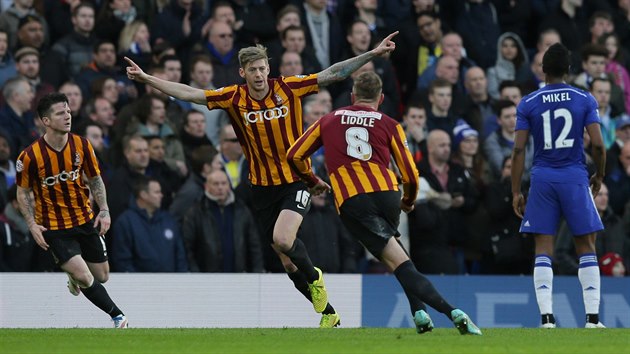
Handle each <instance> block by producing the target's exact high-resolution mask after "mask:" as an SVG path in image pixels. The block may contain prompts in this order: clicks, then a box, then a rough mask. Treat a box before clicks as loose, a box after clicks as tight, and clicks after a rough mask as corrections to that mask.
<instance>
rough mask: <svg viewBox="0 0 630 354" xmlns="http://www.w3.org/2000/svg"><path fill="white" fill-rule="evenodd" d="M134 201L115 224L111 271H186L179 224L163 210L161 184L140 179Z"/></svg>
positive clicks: (186, 266) (147, 179) (134, 188)
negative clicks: (161, 207) (161, 205)
mask: <svg viewBox="0 0 630 354" xmlns="http://www.w3.org/2000/svg"><path fill="white" fill-rule="evenodd" d="M133 197H134V199H133V200H132V201H130V202H129V208H128V209H127V210H125V211H124V212H123V213H122V214H121V215H120V217H119V218H118V219H117V220H116V222H115V223H114V228H113V234H114V235H115V236H114V237H115V240H114V241H113V248H112V252H111V253H112V268H113V269H114V270H115V271H117V272H148V273H161V272H169V273H173V272H187V271H188V262H187V261H186V250H185V249H184V241H183V239H182V235H181V232H180V228H179V225H177V222H176V221H175V220H174V219H173V218H172V217H171V215H170V214H169V213H168V212H167V211H164V210H162V209H160V204H161V203H162V189H161V187H160V182H158V180H156V179H153V178H147V177H141V178H139V179H138V180H137V181H136V182H135V183H134V187H133Z"/></svg>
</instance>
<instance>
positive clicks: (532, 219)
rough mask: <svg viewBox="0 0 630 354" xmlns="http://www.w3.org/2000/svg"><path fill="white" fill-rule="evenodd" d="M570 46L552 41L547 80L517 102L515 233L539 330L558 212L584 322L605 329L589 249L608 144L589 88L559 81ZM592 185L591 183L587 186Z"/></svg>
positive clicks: (547, 314) (548, 312) (548, 322)
mask: <svg viewBox="0 0 630 354" xmlns="http://www.w3.org/2000/svg"><path fill="white" fill-rule="evenodd" d="M569 62H570V60H569V51H568V50H567V48H566V47H564V46H563V45H562V44H559V43H558V44H554V45H552V46H551V47H549V49H547V51H546V52H545V54H544V56H543V72H544V73H545V82H546V84H547V85H546V86H545V87H543V88H541V89H539V90H537V91H534V92H532V93H531V94H529V95H527V96H525V97H523V100H522V101H521V103H520V104H519V106H518V110H517V118H516V138H515V142H514V151H513V153H512V195H513V200H512V204H513V207H514V212H515V213H516V214H517V215H518V216H519V217H521V218H523V221H522V222H521V228H520V231H521V232H523V233H529V234H533V235H534V240H535V244H536V256H535V261H534V288H535V291H536V300H537V301H538V307H539V309H540V314H541V316H542V327H543V328H555V327H556V322H555V318H554V316H553V308H552V290H553V269H552V257H553V249H554V239H555V235H556V233H557V229H558V223H559V222H560V218H561V217H564V219H565V220H566V222H567V224H568V226H569V229H570V230H571V232H572V233H573V235H574V238H573V240H574V243H575V250H576V252H577V254H578V256H579V257H580V265H579V270H578V278H579V280H580V284H581V285H582V294H583V296H584V308H585V310H586V325H585V327H586V328H603V327H604V325H603V324H602V323H601V322H600V321H599V302H600V275H599V267H598V264H597V256H596V253H595V237H596V233H597V232H598V231H600V230H602V229H603V228H604V226H603V224H602V221H601V219H600V217H599V214H598V212H597V209H596V208H595V203H594V201H593V196H594V195H597V193H598V192H599V189H600V187H601V184H602V180H603V178H604V167H605V165H606V150H605V148H604V143H603V138H602V133H601V129H600V124H601V121H600V119H599V114H598V110H597V102H596V101H595V98H593V96H591V94H590V93H588V92H586V91H582V90H579V89H576V88H575V87H572V86H569V85H567V84H566V83H565V81H564V78H565V77H566V75H567V74H568V73H569ZM584 129H586V131H587V132H588V135H589V136H590V138H591V148H592V156H593V161H594V162H595V167H596V172H595V174H594V175H593V176H592V177H591V178H590V182H589V176H588V172H587V170H586V162H585V157H584V139H583V137H584ZM530 134H532V136H533V138H534V162H533V165H532V169H531V187H530V190H529V196H528V198H527V208H525V199H524V197H523V195H522V194H521V176H522V174H523V165H524V159H525V155H524V152H525V145H526V143H527V140H528V139H529V135H530ZM589 184H590V189H589Z"/></svg>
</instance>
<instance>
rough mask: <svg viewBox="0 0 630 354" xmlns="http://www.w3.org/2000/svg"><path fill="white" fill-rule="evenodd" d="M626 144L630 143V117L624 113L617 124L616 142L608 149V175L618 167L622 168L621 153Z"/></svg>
mask: <svg viewBox="0 0 630 354" xmlns="http://www.w3.org/2000/svg"><path fill="white" fill-rule="evenodd" d="M625 144H630V117H628V116H627V115H625V114H624V115H622V116H620V117H619V118H618V119H617V122H616V124H615V142H614V143H613V144H612V146H611V147H609V148H608V150H607V151H606V175H609V174H610V172H612V170H614V169H616V168H621V162H620V161H619V155H621V149H622V148H623V147H624V145H625Z"/></svg>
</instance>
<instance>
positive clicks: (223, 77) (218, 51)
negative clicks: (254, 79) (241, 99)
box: [195, 22, 243, 87]
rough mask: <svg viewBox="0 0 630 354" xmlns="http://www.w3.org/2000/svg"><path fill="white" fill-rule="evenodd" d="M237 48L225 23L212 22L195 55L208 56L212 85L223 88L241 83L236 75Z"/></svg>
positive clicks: (237, 66)
mask: <svg viewBox="0 0 630 354" xmlns="http://www.w3.org/2000/svg"><path fill="white" fill-rule="evenodd" d="M237 52H238V47H236V46H235V45H234V32H233V30H232V28H231V27H230V25H228V24H227V23H226V22H212V25H211V26H210V30H209V31H208V37H207V39H206V41H204V43H203V45H202V47H201V48H200V49H197V48H196V49H195V54H205V55H208V56H209V57H210V59H211V61H212V67H213V68H214V71H213V72H214V76H213V79H212V83H214V85H215V86H217V87H224V86H228V85H230V84H232V83H233V82H239V83H240V82H242V81H243V79H242V78H241V77H240V76H239V75H238V68H239V64H238V55H237Z"/></svg>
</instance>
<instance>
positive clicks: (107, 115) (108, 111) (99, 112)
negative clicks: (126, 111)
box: [85, 97, 116, 148]
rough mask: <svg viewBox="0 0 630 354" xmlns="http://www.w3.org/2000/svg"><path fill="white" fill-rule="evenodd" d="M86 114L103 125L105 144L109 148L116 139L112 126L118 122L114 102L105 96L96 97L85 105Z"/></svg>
mask: <svg viewBox="0 0 630 354" xmlns="http://www.w3.org/2000/svg"><path fill="white" fill-rule="evenodd" d="M85 115H86V117H87V118H88V119H89V120H91V121H93V122H94V123H96V124H98V126H99V127H101V130H102V132H103V145H104V146H105V147H106V148H109V147H110V146H111V144H112V141H113V140H114V137H113V136H112V134H113V129H112V128H113V126H114V123H115V122H116V111H115V110H114V107H112V104H111V103H110V102H109V101H108V100H106V99H105V98H103V97H95V98H94V99H92V100H90V101H89V102H88V103H87V104H86V105H85Z"/></svg>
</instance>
